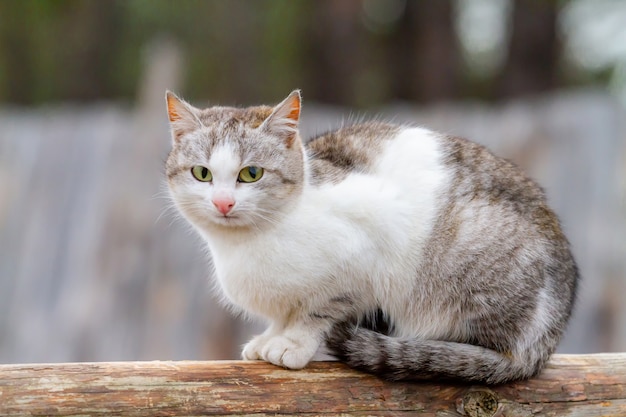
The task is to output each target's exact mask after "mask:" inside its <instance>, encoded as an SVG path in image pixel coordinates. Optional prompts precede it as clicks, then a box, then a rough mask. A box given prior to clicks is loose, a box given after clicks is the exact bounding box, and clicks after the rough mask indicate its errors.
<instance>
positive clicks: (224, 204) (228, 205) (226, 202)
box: [213, 197, 235, 216]
mask: <svg viewBox="0 0 626 417" xmlns="http://www.w3.org/2000/svg"><path fill="white" fill-rule="evenodd" d="M213 205H214V206H215V207H216V208H217V209H218V210H219V212H220V213H222V214H223V215H224V216H225V215H227V214H228V212H229V211H231V210H232V208H233V206H234V205H235V200H233V199H232V198H223V197H222V198H214V199H213Z"/></svg>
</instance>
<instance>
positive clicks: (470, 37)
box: [0, 0, 626, 363]
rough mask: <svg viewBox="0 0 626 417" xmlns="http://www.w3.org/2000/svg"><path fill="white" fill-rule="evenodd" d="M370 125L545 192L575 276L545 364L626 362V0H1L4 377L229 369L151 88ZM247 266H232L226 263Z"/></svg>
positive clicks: (226, 343) (309, 119)
mask: <svg viewBox="0 0 626 417" xmlns="http://www.w3.org/2000/svg"><path fill="white" fill-rule="evenodd" d="M294 88H301V89H302V91H303V96H304V108H303V114H302V122H301V123H302V126H301V128H302V132H303V135H304V136H305V137H308V136H311V135H314V134H315V133H320V132H322V131H326V130H327V129H329V128H331V127H334V126H337V125H339V124H341V123H342V121H344V120H349V119H355V118H367V117H369V116H376V115H382V116H383V117H388V118H391V119H393V120H396V121H411V122H414V123H419V124H422V125H425V126H428V127H430V128H433V129H436V130H441V131H444V132H446V133H452V134H457V135H462V136H465V137H468V138H470V139H473V140H475V141H477V142H480V143H483V144H486V145H487V146H489V147H490V148H491V149H492V150H494V151H495V152H496V153H498V154H499V155H502V156H505V157H507V158H510V159H512V160H514V161H515V162H517V163H518V164H519V165H521V166H522V167H523V168H524V169H526V170H527V171H528V172H529V173H530V174H531V176H533V177H534V178H536V179H537V180H538V181H539V182H540V183H541V184H543V185H544V186H545V188H546V191H547V194H548V197H549V200H550V202H551V204H552V206H553V207H554V208H555V210H556V211H557V212H558V214H559V215H560V217H561V220H562V222H563V225H564V228H565V230H566V233H567V235H568V236H569V238H570V240H571V243H572V246H573V250H574V253H575V255H576V257H577V259H578V262H579V264H580V268H581V271H582V274H583V277H584V281H583V283H582V285H581V289H580V297H579V303H578V305H577V309H576V314H575V317H574V320H573V321H572V323H571V326H570V328H569V331H568V333H567V335H566V337H565V340H564V341H563V343H562V345H561V348H560V351H561V352H570V353H584V352H601V351H626V303H625V302H624V299H625V294H626V169H625V166H626V164H625V163H626V126H625V122H624V121H625V115H626V113H625V110H624V103H626V2H625V1H622V0H569V1H567V0H562V1H556V0H554V1H550V0H437V1H423V0H422V1H420V0H300V1H286V0H254V1H252V0H250V1H246V0H229V1H211V0H207V1H190V0H178V1H174V0H171V1H165V0H125V1H121V0H117V1H116V0H110V1H106V0H53V1H45V0H39V1H35V0H21V1H10V0H0V363H18V362H22V363H24V362H56V361H111V360H151V359H162V360H166V359H223V358H236V357H238V355H239V346H240V344H242V343H243V342H244V341H245V340H246V339H248V338H249V337H250V336H251V335H252V334H253V333H254V332H256V331H259V330H260V329H261V328H262V323H244V322H243V321H241V320H239V319H237V318H234V317H232V316H231V315H230V314H229V313H228V312H226V311H225V310H224V309H222V308H221V307H220V306H219V305H218V303H217V301H216V297H215V296H214V294H213V291H214V290H213V289H212V286H211V285H210V272H209V271H210V268H209V263H210V260H209V259H208V258H207V256H206V250H205V247H204V245H203V243H202V241H201V240H200V239H199V238H198V237H197V236H196V235H195V234H194V232H193V231H192V230H190V227H188V226H187V225H186V224H185V222H184V221H182V220H180V219H178V218H177V216H176V213H175V211H174V210H172V209H171V206H170V203H169V201H168V199H167V192H166V189H165V185H164V175H163V162H164V160H165V158H166V156H167V152H168V150H169V147H170V137H169V132H168V125H167V118H166V112H165V103H164V92H165V89H171V90H173V91H175V92H177V93H179V94H180V95H182V96H183V97H185V98H186V99H188V100H189V101H191V102H193V103H194V104H196V105H198V106H207V105H210V104H218V103H219V104H224V105H249V104H259V103H267V104H273V103H278V102H279V101H280V100H282V98H284V97H285V96H286V95H287V94H288V93H289V92H290V91H291V90H293V89H294ZM242 262H245V260H244V259H242Z"/></svg>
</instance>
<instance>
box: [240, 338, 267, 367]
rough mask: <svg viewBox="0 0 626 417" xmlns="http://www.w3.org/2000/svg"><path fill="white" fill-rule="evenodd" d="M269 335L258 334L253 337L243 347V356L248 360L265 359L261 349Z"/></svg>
mask: <svg viewBox="0 0 626 417" xmlns="http://www.w3.org/2000/svg"><path fill="white" fill-rule="evenodd" d="M267 340H268V337H267V336H264V335H262V334H261V335H258V336H255V337H253V338H252V340H250V341H249V342H248V343H246V345H245V346H244V347H243V351H242V352H241V357H242V358H243V360H246V361H258V360H261V359H263V356H261V351H262V349H263V346H264V345H265V343H267Z"/></svg>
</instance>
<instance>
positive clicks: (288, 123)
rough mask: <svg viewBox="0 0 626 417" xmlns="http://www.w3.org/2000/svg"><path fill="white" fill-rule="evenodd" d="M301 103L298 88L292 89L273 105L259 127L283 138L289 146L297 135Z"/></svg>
mask: <svg viewBox="0 0 626 417" xmlns="http://www.w3.org/2000/svg"><path fill="white" fill-rule="evenodd" d="M301 104H302V98H301V97H300V90H294V91H292V92H291V94H289V95H288V96H287V98H286V99H284V100H283V101H282V103H280V104H279V105H278V106H276V107H274V110H273V111H272V114H270V115H269V117H268V118H267V119H265V121H264V122H263V124H262V125H261V129H265V130H267V131H268V132H270V133H272V134H274V135H276V136H279V137H281V138H283V139H284V140H285V144H286V145H287V147H288V148H290V147H291V145H293V143H294V141H295V139H296V136H297V135H298V122H299V121H300V107H301Z"/></svg>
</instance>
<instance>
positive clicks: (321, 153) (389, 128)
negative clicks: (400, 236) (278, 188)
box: [306, 122, 442, 185]
mask: <svg viewBox="0 0 626 417" xmlns="http://www.w3.org/2000/svg"><path fill="white" fill-rule="evenodd" d="M437 136H438V134H437V133H435V132H432V131H430V130H427V129H421V128H412V127H407V126H401V125H394V124H391V123H384V122H368V123H361V124H355V125H350V126H345V127H342V128H340V129H337V130H334V131H331V132H327V133H324V134H322V135H319V136H317V137H315V138H313V139H311V140H310V141H308V143H307V144H306V150H307V155H308V162H309V171H310V172H309V180H310V182H311V183H312V184H314V185H319V184H324V183H338V182H341V181H343V180H345V179H346V178H348V177H349V176H350V175H351V174H381V173H382V174H385V173H390V172H391V171H397V170H402V168H403V167H406V169H407V170H410V169H411V166H413V167H416V166H418V167H420V168H423V165H424V163H426V165H431V164H430V163H429V162H436V161H441V156H442V155H441V152H440V149H439V148H440V146H439V144H438V142H439V139H438V138H437Z"/></svg>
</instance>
